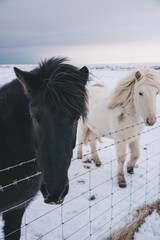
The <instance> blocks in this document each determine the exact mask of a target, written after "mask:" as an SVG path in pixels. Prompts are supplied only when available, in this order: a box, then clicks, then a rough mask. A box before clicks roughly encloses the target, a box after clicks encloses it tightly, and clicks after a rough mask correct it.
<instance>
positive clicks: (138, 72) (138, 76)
mask: <svg viewBox="0 0 160 240" xmlns="http://www.w3.org/2000/svg"><path fill="white" fill-rule="evenodd" d="M135 77H136V79H137V81H139V80H140V79H141V77H142V75H141V73H140V71H137V72H136V73H135Z"/></svg>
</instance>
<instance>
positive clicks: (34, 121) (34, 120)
mask: <svg viewBox="0 0 160 240" xmlns="http://www.w3.org/2000/svg"><path fill="white" fill-rule="evenodd" d="M31 119H32V122H33V123H35V124H38V121H37V119H36V118H35V117H34V116H33V115H31Z"/></svg>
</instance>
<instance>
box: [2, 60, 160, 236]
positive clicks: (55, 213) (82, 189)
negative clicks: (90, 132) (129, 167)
mask: <svg viewBox="0 0 160 240" xmlns="http://www.w3.org/2000/svg"><path fill="white" fill-rule="evenodd" d="M145 65H146V64H145ZM135 66H136V65H135V64H123V65H107V66H106V65H92V66H91V65H90V66H88V67H89V69H90V73H91V78H92V81H91V82H90V83H93V82H107V83H108V85H110V86H111V87H112V88H114V87H115V86H116V84H117V82H118V81H119V80H120V79H121V78H122V77H124V76H126V74H128V71H129V70H130V69H132V68H133V67H135ZM150 66H156V67H158V66H159V65H158V64H152V65H150ZM17 67H19V68H20V69H22V70H31V69H32V68H34V67H35V65H34V66H33V65H17ZM13 78H15V74H14V71H13V66H11V65H8V66H7V65H0V85H3V84H4V83H6V82H9V81H11V80H12V79H13ZM158 102H160V96H157V115H160V105H159V104H158ZM159 128H160V119H158V120H157V123H156V124H155V125H154V126H152V127H147V128H145V130H144V131H145V133H144V134H142V136H141V141H140V151H141V155H140V158H139V160H138V162H137V168H136V169H135V173H134V174H133V175H130V174H128V173H127V172H126V170H125V176H126V180H127V188H125V189H120V188H119V187H118V184H117V180H116V171H117V160H116V151H115V146H114V145H113V146H110V147H106V146H109V145H112V144H113V140H111V139H107V138H103V143H102V144H98V148H99V149H101V148H104V149H102V150H99V152H98V153H99V156H100V159H101V161H102V163H103V164H102V166H101V167H99V168H98V167H96V166H95V164H94V163H93V162H92V163H91V164H89V163H83V161H84V160H86V159H87V158H88V157H90V149H89V147H88V146H85V147H84V153H85V154H87V155H86V157H83V159H82V160H77V159H76V150H77V149H76V148H75V150H74V154H73V159H72V164H71V166H70V169H69V179H70V190H69V194H68V195H67V196H66V198H65V201H64V203H63V204H62V205H61V206H52V205H46V204H45V203H44V202H43V197H42V195H41V193H38V194H37V196H36V198H35V199H34V201H32V202H31V204H30V205H29V207H28V208H27V210H26V212H25V214H24V217H23V223H22V236H21V240H24V239H25V240H26V239H31V240H36V239H44V240H50V239H54V240H61V239H69V240H80V239H81V240H85V239H91V240H96V239H103V238H104V237H106V236H108V235H109V234H110V233H112V232H113V231H114V230H116V229H118V228H119V227H122V226H124V225H126V224H127V223H129V222H130V221H131V220H132V217H133V213H134V211H135V209H136V208H137V207H138V206H140V205H142V204H144V203H146V202H147V203H152V202H153V201H154V200H157V199H158V198H159V182H160V177H159V172H160V163H159V158H160V156H159V155H160V151H159V146H160V137H159V136H160V134H159V131H160V129H159ZM77 143H78V142H77ZM127 151H128V154H127V160H128V159H129V150H127ZM126 162H127V161H126ZM84 166H88V168H87V167H84ZM125 166H126V164H125ZM125 169H126V167H125ZM93 195H94V196H95V200H91V201H90V200H89V199H90V198H91V196H93ZM156 219H157V220H156ZM152 221H153V222H154V223H155V224H151V222H152ZM158 222H159V216H157V215H156V213H153V214H152V215H151V216H149V217H148V218H147V219H146V223H145V224H144V225H143V226H142V227H141V228H140V232H139V233H136V234H135V240H140V239H150V240H152V239H160V231H159V230H158ZM153 225H154V226H153ZM2 226H3V223H2V220H1V221H0V227H1V228H2ZM149 226H150V227H149ZM147 237H148V238H147ZM156 237H157V238H156ZM158 237H159V238H158ZM0 239H3V233H2V231H1V232H0Z"/></svg>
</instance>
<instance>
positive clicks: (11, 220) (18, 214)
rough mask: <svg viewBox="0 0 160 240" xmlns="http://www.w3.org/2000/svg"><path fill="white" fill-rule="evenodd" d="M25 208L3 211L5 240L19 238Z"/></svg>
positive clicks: (17, 239)
mask: <svg viewBox="0 0 160 240" xmlns="http://www.w3.org/2000/svg"><path fill="white" fill-rule="evenodd" d="M24 211H25V208H21V209H15V210H13V211H10V212H6V213H3V220H4V228H3V230H4V236H5V240H19V239H20V235H21V222H22V217H23V214H24Z"/></svg>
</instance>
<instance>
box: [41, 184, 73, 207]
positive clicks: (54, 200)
mask: <svg viewBox="0 0 160 240" xmlns="http://www.w3.org/2000/svg"><path fill="white" fill-rule="evenodd" d="M68 191H69V183H68V182H67V183H66V185H65V186H64V190H63V191H62V193H61V194H56V191H55V193H54V194H50V192H49V191H48V189H47V184H45V183H42V185H41V192H42V194H43V197H44V202H45V203H48V204H53V205H55V204H61V203H63V201H64V198H65V196H66V195H67V193H68Z"/></svg>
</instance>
